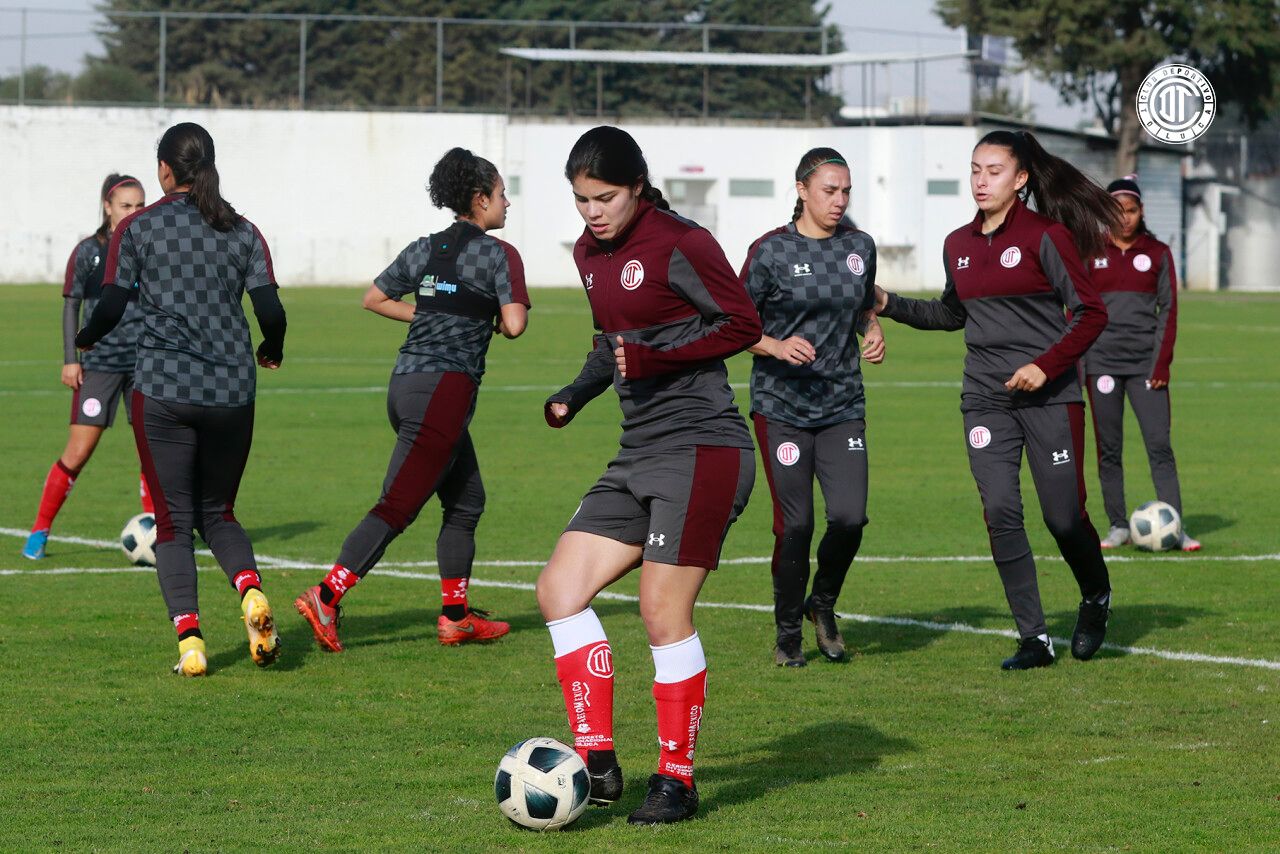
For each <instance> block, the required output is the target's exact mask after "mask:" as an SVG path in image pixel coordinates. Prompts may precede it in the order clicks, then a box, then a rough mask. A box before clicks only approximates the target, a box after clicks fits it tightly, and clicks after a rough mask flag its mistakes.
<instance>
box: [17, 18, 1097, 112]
mask: <svg viewBox="0 0 1280 854" xmlns="http://www.w3.org/2000/svg"><path fill="white" fill-rule="evenodd" d="M96 2H97V0H25V2H24V0H0V74H4V75H9V74H14V73H16V72H17V70H18V65H19V49H18V44H19V39H18V34H19V32H20V27H21V16H20V14H19V13H18V12H17V9H19V8H21V7H26V8H27V9H29V12H28V14H27V32H28V34H29V36H30V38H29V39H28V41H27V65H28V66H30V65H36V64H43V65H47V66H50V67H51V68H55V69H58V70H62V71H68V72H75V71H78V70H79V68H80V66H81V61H82V58H83V57H84V55H85V53H86V52H91V51H96V50H97V47H98V41H97V38H96V37H95V36H94V35H93V33H92V26H93V24H92V22H93V20H94V16H93V15H92V14H91V13H92V11H93V7H94V5H95V4H96ZM831 5H832V10H831V21H832V22H833V23H835V24H836V25H838V26H840V27H841V28H842V31H843V33H844V38H845V46H846V48H847V49H849V50H852V51H854V52H866V53H883V52H885V51H893V52H898V51H902V52H920V53H942V52H949V51H954V50H960V49H962V48H963V47H964V44H963V40H964V37H963V32H962V31H960V30H950V29H947V28H946V27H945V26H944V25H943V24H942V22H941V21H940V20H939V19H938V16H937V15H935V14H934V12H933V6H934V0H895V2H894V3H893V4H892V10H891V11H886V10H885V6H886V5H887V4H884V3H880V2H872V0H834V2H832V4H831ZM838 84H839V85H840V86H841V87H842V94H843V95H844V98H845V102H846V104H851V105H859V104H860V103H861V92H862V90H863V85H862V77H861V75H860V73H859V71H857V70H856V69H855V68H849V69H846V70H845V72H844V73H843V74H842V75H841V76H840V80H839V81H838ZM1023 84H1024V81H1023V75H1021V74H1013V75H1010V76H1009V77H1007V78H1006V79H1005V80H1004V81H1003V85H1005V86H1007V87H1008V88H1009V89H1010V90H1011V92H1012V93H1013V94H1014V96H1015V97H1017V98H1020V97H1021V95H1022V93H1023ZM869 85H870V77H868V86H869ZM913 89H914V80H913V70H912V66H911V65H909V64H908V65H898V66H892V67H890V68H889V70H888V74H887V78H886V72H885V70H884V67H883V66H882V67H879V68H878V70H877V71H876V86H875V95H876V97H875V98H873V99H870V100H871V101H872V103H873V104H877V105H879V106H885V105H887V104H888V103H889V102H890V101H891V100H892V99H894V98H897V97H910V96H911V95H912V94H913ZM925 91H926V97H927V100H928V106H929V109H930V110H931V111H934V112H960V111H963V110H965V109H967V107H968V101H969V78H968V75H967V73H966V72H965V69H964V64H963V62H962V61H960V60H955V61H950V62H937V63H930V64H929V65H928V66H927V68H926V70H925ZM1029 94H1030V100H1031V104H1032V105H1033V108H1034V111H1035V112H1034V115H1035V119H1036V121H1038V122H1041V123H1044V124H1050V125H1057V126H1062V127H1076V126H1077V125H1079V124H1080V123H1081V122H1082V121H1085V120H1088V119H1090V118H1091V112H1090V111H1089V110H1088V109H1087V108H1084V107H1081V106H1078V105H1072V106H1064V105H1062V104H1061V103H1060V99H1059V97H1058V94H1057V91H1056V90H1055V89H1054V88H1053V87H1052V86H1050V85H1048V84H1047V83H1043V82H1040V81H1037V80H1034V79H1032V80H1031V81H1030V88H1029Z"/></svg>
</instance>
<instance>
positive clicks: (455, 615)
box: [440, 605, 467, 623]
mask: <svg viewBox="0 0 1280 854" xmlns="http://www.w3.org/2000/svg"><path fill="white" fill-rule="evenodd" d="M440 613H441V614H444V618H445V619H446V620H451V621H453V622H455V623H456V622H458V621H459V620H465V619H466V618H467V606H466V605H444V606H442V607H441V608H440Z"/></svg>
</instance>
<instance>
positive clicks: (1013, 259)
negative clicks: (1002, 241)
mask: <svg viewBox="0 0 1280 854" xmlns="http://www.w3.org/2000/svg"><path fill="white" fill-rule="evenodd" d="M1021 260H1022V250H1021V249H1019V248H1018V247H1016V246H1010V247H1009V248H1008V249H1006V250H1004V251H1003V252H1001V253H1000V266H1001V267H1016V266H1018V262H1019V261H1021Z"/></svg>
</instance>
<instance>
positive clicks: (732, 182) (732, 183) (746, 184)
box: [729, 178, 773, 199]
mask: <svg viewBox="0 0 1280 854" xmlns="http://www.w3.org/2000/svg"><path fill="white" fill-rule="evenodd" d="M729 195H730V196H739V197H748V198H757V199H772V198H773V181H771V180H769V179H767V178H730V179H729Z"/></svg>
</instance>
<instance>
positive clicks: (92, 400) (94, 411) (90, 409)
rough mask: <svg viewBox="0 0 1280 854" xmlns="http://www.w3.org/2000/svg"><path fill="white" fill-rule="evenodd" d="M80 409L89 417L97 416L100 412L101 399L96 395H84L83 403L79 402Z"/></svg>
mask: <svg viewBox="0 0 1280 854" xmlns="http://www.w3.org/2000/svg"><path fill="white" fill-rule="evenodd" d="M80 411H81V412H83V413H84V414H85V415H88V416H89V417H90V418H97V417H98V414H99V413H100V412H102V401H100V400H98V399H97V398H96V397H86V398H85V399H84V403H82V404H80Z"/></svg>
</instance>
